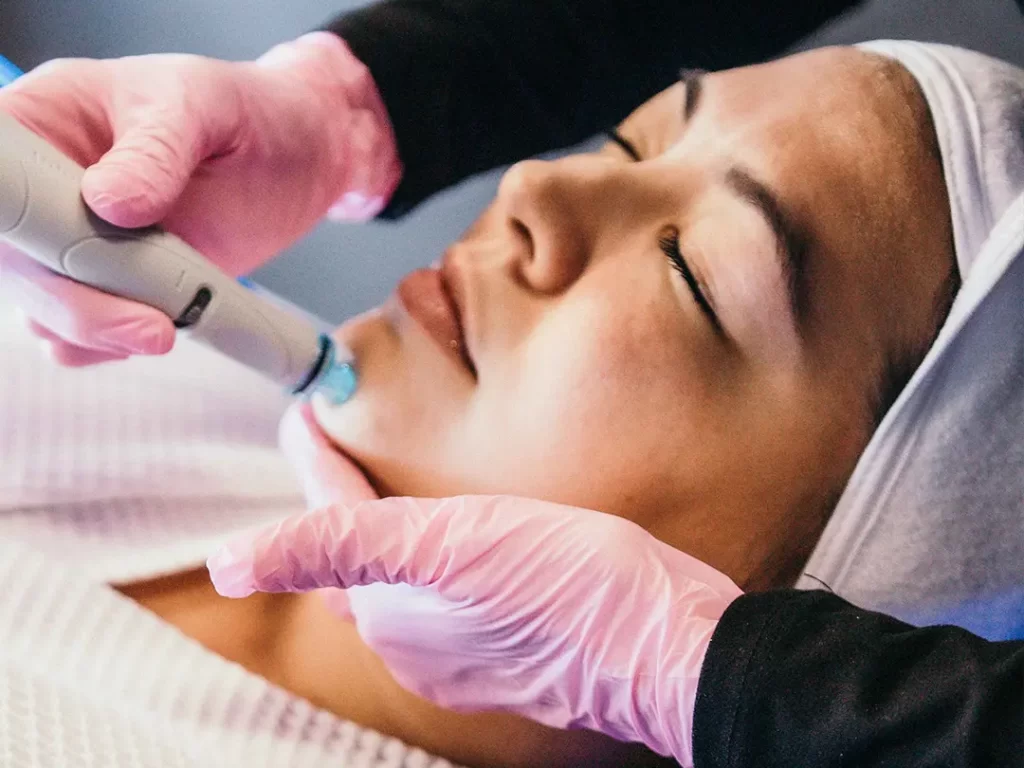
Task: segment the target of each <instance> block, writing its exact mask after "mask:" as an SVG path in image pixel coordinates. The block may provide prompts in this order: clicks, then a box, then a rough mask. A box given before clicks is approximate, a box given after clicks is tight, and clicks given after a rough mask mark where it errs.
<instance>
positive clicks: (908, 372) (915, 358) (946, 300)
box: [869, 258, 960, 432]
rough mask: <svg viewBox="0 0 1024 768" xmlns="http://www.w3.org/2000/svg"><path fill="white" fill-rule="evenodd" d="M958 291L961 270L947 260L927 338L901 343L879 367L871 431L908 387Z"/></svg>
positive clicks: (873, 401)
mask: <svg viewBox="0 0 1024 768" xmlns="http://www.w3.org/2000/svg"><path fill="white" fill-rule="evenodd" d="M959 290H960V271H959V270H958V269H957V266H956V260H955V258H954V259H950V265H949V271H948V273H947V274H946V277H945V279H944V280H943V281H942V283H941V284H940V285H939V289H938V291H936V294H935V298H934V300H933V311H932V320H931V324H930V325H931V328H930V330H929V333H928V335H927V337H925V338H922V339H920V340H918V341H916V342H915V343H913V344H909V345H908V344H902V345H899V346H897V347H896V348H894V349H892V350H890V351H889V354H888V356H887V358H886V361H885V364H884V365H883V366H882V371H881V374H880V375H879V377H878V380H877V382H876V384H875V387H874V388H873V390H872V392H871V395H870V400H869V406H870V413H871V419H872V421H871V431H872V432H874V431H875V430H876V429H878V425H879V424H881V423H882V419H884V418H885V414H887V413H888V412H889V409H890V408H892V405H893V403H895V402H896V398H898V397H899V396H900V393H901V392H902V391H903V390H904V388H905V387H906V386H907V383H908V382H909V381H910V378H911V377H912V376H913V375H914V371H916V370H917V369H918V366H920V365H921V362H922V361H923V360H924V358H925V355H927V354H928V350H929V349H931V348H932V344H934V343H935V338H936V337H937V336H938V335H939V330H940V329H941V328H942V324H943V323H944V322H946V317H948V316H949V310H950V308H951V307H952V306H953V299H955V298H956V295H957V293H958V292H959Z"/></svg>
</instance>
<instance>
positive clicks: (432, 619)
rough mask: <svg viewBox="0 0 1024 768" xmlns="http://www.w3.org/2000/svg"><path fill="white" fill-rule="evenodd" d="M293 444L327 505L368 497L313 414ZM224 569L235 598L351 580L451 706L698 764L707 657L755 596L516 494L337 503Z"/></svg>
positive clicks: (415, 675) (393, 640)
mask: <svg viewBox="0 0 1024 768" xmlns="http://www.w3.org/2000/svg"><path fill="white" fill-rule="evenodd" d="M303 430H305V431H306V436H305V437H303V435H302V434H301V432H302V431H303ZM284 443H285V447H286V449H287V448H289V447H290V448H291V450H290V453H291V456H292V458H293V461H295V462H296V465H297V467H298V469H299V471H300V474H301V475H302V478H303V481H304V483H305V485H306V488H307V491H308V492H310V493H311V498H312V500H313V501H314V502H323V501H325V500H327V499H330V498H332V497H334V498H337V497H342V498H349V499H351V498H358V496H359V495H360V494H361V493H362V494H365V492H366V488H365V487H363V488H360V487H359V486H358V483H354V482H353V477H354V476H353V467H352V465H351V464H350V463H349V462H348V461H347V460H345V459H344V457H342V456H341V455H340V454H338V453H336V452H334V451H332V450H331V449H330V446H328V445H327V442H326V440H325V439H324V438H323V436H322V435H318V434H317V432H316V428H315V425H314V424H313V423H312V422H311V420H310V419H309V418H305V419H294V418H293V420H292V422H290V423H289V424H288V425H287V428H286V430H285V440H284ZM289 444H290V445H289ZM209 568H210V573H211V576H212V578H213V582H214V585H215V586H216V588H217V590H218V591H219V592H220V593H221V594H223V595H226V596H229V597H243V596H246V595H249V594H251V593H253V592H254V591H264V592H303V591H308V590H313V589H318V588H322V587H341V588H345V589H348V588H351V589H348V595H349V599H350V602H351V612H352V615H353V616H354V618H355V620H356V626H357V628H358V630H359V633H360V635H361V636H362V637H363V639H364V640H365V642H366V643H367V644H368V645H369V646H370V647H371V648H373V650H374V651H375V652H376V653H377V654H378V655H379V656H380V657H381V658H382V659H383V660H384V662H385V664H387V665H388V667H389V669H390V670H391V672H392V674H393V675H394V676H395V678H396V679H397V680H398V682H399V683H401V684H402V685H403V686H405V687H406V688H408V689H409V690H411V691H412V692H414V693H416V694H418V695H421V696H423V697H425V698H427V699H430V700H432V701H434V702H435V703H437V704H439V705H441V706H445V707H449V708H451V709H455V710H462V711H472V710H481V709H490V710H502V711H508V712H513V713H517V714H520V715H524V716H526V717H530V718H532V719H534V720H537V721H539V722H541V723H544V724H547V725H550V726H555V727H560V728H569V727H585V728H591V729H594V730H598V731H601V732H603V733H605V734H608V735H610V736H613V737H615V738H618V739H621V740H624V741H642V742H643V743H645V744H646V745H647V746H648V747H650V748H651V749H653V750H654V751H656V752H658V753H660V754H662V755H669V754H671V755H672V756H673V757H675V758H676V759H677V760H678V761H679V762H680V763H682V764H683V765H684V766H685V765H692V741H691V731H692V722H693V709H694V698H695V695H696V689H697V681H698V677H699V675H700V670H701V665H702V663H703V659H704V654H705V651H706V649H707V647H708V643H709V642H710V639H711V635H712V632H713V631H714V629H715V626H716V623H717V620H718V619H719V618H720V617H721V615H722V613H723V612H724V611H725V608H726V607H727V606H728V605H729V603H730V602H732V600H734V599H735V598H736V597H738V596H739V595H740V590H739V589H738V588H737V587H736V586H735V585H734V584H733V583H732V582H731V581H730V580H729V579H728V578H727V577H725V576H724V575H722V574H720V573H718V572H717V571H715V570H714V569H713V568H711V567H709V566H707V565H705V564H704V563H701V562H700V561H698V560H695V559H694V558H692V557H690V556H688V555H685V554H683V553H681V552H679V551H677V550H675V549H672V548H671V547H669V546H667V545H665V544H663V543H661V542H659V541H658V540H656V539H655V538H653V537H652V536H651V535H649V534H648V533H647V532H646V531H644V530H643V529H641V528H640V527H638V526H636V525H634V524H633V523H630V522H628V521H626V520H624V519H621V518H617V517H613V516H610V515H604V514H600V513H597V512H591V511H587V510H582V509H576V508H573V507H566V506H561V505H558V504H550V503H545V502H539V501H529V500H526V499H517V498H512V497H459V498H453V499H443V500H425V499H409V498H393V499H387V500H384V501H369V502H356V503H351V502H350V503H347V504H346V503H337V504H334V505H333V506H326V507H323V508H321V509H319V510H318V511H315V512H311V513H309V514H305V515H299V516H296V517H293V518H290V519H288V520H286V521H284V522H283V523H281V524H279V525H277V526H275V527H273V528H269V529H266V530H264V531H262V532H259V533H256V534H253V535H250V536H247V537H245V538H243V539H240V540H238V541H235V542H233V543H232V544H230V545H229V546H227V547H225V548H223V549H222V550H221V551H220V552H218V553H217V554H215V555H214V556H213V557H212V558H211V559H210V561H209ZM366 585H371V586H366Z"/></svg>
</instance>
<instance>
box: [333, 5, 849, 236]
mask: <svg viewBox="0 0 1024 768" xmlns="http://www.w3.org/2000/svg"><path fill="white" fill-rule="evenodd" d="M858 3H859V0H387V1H386V2H381V3H377V4H375V5H372V6H369V7H367V8H364V9H362V10H359V11H355V12H353V13H349V14H346V15H344V16H341V17H339V18H338V19H336V20H335V21H333V22H332V23H331V24H330V25H328V27H327V28H328V29H331V30H332V31H334V32H336V33H337V34H339V35H341V36H342V37H343V38H345V40H346V42H348V44H349V46H350V47H351V48H352V50H353V52H354V53H355V54H356V56H358V57H359V58H360V60H362V61H363V62H364V63H365V64H366V65H367V66H368V67H369V68H370V71H371V72H372V73H373V76H374V79H375V80H376V82H377V85H378V88H379V89H380V92H381V95H382V97H383V99H384V102H385V104H386V106H387V109H388V113H389V115H390V117H391V121H392V124H393V125H394V128H395V133H396V138H397V141H398V149H399V154H400V156H401V158H402V162H403V164H404V166H405V175H404V177H403V180H402V183H401V185H400V187H399V189H398V190H397V192H396V194H395V196H394V198H393V200H392V204H391V205H390V206H389V208H388V210H387V211H386V215H390V216H396V215H400V214H401V213H403V212H405V211H407V210H408V209H409V208H411V207H412V206H414V205H416V204H417V203H419V202H420V201H422V200H423V199H424V198H426V197H427V196H429V195H431V194H432V193H434V192H436V191H438V190H440V189H443V188H445V187H448V186H450V185H452V184H454V183H456V182H458V181H460V180H462V179H464V178H466V177H467V176H469V175H471V174H473V173H476V172H478V171H482V170H486V169H489V168H494V167H496V166H498V165H502V164H504V163H507V162H512V161H515V160H520V159H523V158H524V157H528V156H530V155H534V154H537V153H538V152H543V151H546V150H551V149H555V148H560V147H566V146H570V145H572V144H574V143H576V142H578V141H581V140H583V139H585V138H587V137H589V136H591V135H593V134H594V133H596V132H597V131H599V130H602V129H605V128H608V127H611V126H612V125H614V124H615V123H616V122H618V121H619V120H621V119H622V118H624V117H625V116H626V115H627V114H629V112H630V111H632V109H633V108H635V107H637V106H639V105H640V104H641V103H642V102H643V101H645V100H646V99H648V98H650V97H651V96H653V95H654V94H655V93H657V92H659V91H660V90H662V89H664V88H666V87H668V86H669V85H670V84H671V83H672V81H673V80H674V79H675V78H676V76H677V74H678V71H679V69H680V68H681V67H701V68H705V69H720V68H725V67H732V66H738V65H741V64H746V63H750V62H753V61H757V60H761V59H765V58H768V57H771V56H773V55H775V54H778V53H779V52H781V51H782V50H783V49H784V48H785V47H786V46H788V45H790V44H792V43H793V42H795V41H796V40H798V39H799V38H800V37H802V36H803V35H805V34H807V33H809V32H811V31H812V30H814V29H815V28H817V27H818V26H820V25H821V24H823V23H824V22H825V21H827V20H828V19H830V18H832V17H834V16H836V15H838V14H840V13H842V12H843V11H845V10H847V9H849V8H852V7H853V6H855V5H857V4H858Z"/></svg>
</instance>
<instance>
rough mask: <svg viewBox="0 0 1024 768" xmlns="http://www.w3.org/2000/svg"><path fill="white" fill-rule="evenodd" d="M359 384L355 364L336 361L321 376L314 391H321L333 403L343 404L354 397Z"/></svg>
mask: <svg viewBox="0 0 1024 768" xmlns="http://www.w3.org/2000/svg"><path fill="white" fill-rule="evenodd" d="M358 386H359V377H358V376H356V369H355V366H353V365H352V363H349V362H344V363H339V362H337V361H334V362H332V363H331V365H330V367H329V368H328V369H327V370H325V371H324V372H323V374H322V375H321V376H320V379H319V380H318V381H317V383H316V387H315V389H314V392H319V393H320V394H321V395H323V396H324V397H325V398H327V400H328V401H329V402H330V403H331V404H332V405H343V404H345V403H347V402H348V401H349V400H351V399H352V395H354V394H355V393H356V388H357V387H358Z"/></svg>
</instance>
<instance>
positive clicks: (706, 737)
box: [694, 591, 1024, 768]
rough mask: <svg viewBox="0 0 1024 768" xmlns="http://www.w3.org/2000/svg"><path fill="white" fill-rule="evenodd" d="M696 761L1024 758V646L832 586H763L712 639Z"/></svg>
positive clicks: (863, 766)
mask: <svg viewBox="0 0 1024 768" xmlns="http://www.w3.org/2000/svg"><path fill="white" fill-rule="evenodd" d="M694 762H695V765H696V768H725V766H730V768H739V766H743V767H744V768H746V767H747V766H757V768H771V767H772V766H780V767H781V766H785V768H796V766H799V768H819V767H821V766H830V767H832V766H850V767H851V768H853V767H854V766H856V768H875V767H876V766H878V767H880V766H892V767H893V768H896V767H897V766H898V767H899V768H919V767H923V766H929V768H931V767H933V766H934V768H940V767H941V768H960V767H966V766H971V768H982V767H983V766H984V767H988V766H999V767H1000V768H1002V767H1003V766H1005V767H1006V768H1010V767H1011V766H1012V768H1021V766H1024V643H1017V642H1014V643H992V642H988V641H985V640H982V639H981V638H978V637H976V636H975V635H972V634H970V633H968V632H965V631H963V630H961V629H957V628H952V627H932V628H924V629H917V628H914V627H911V626H909V625H907V624H904V623H902V622H900V621H897V620H895V619H892V618H889V617H887V616H883V615H880V614H877V613H872V612H870V611H864V610H860V609H858V608H855V607H853V606H851V605H850V604H849V603H847V602H845V601H843V600H841V599H839V598H837V597H835V596H833V595H830V594H827V593H825V592H798V591H779V592H768V593H763V594H751V595H745V596H744V597H741V598H740V599H739V600H737V601H736V602H734V603H733V604H732V605H731V606H730V607H729V609H728V610H727V611H726V614H725V615H724V616H723V617H722V621H721V622H720V623H719V625H718V628H717V629H716V631H715V634H714V636H713V637H712V640H711V645H710V646H709V648H708V653H707V656H706V658H705V662H704V667H703V668H702V671H701V679H700V685H699V688H698V691H697V704H696V710H695V713H694Z"/></svg>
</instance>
